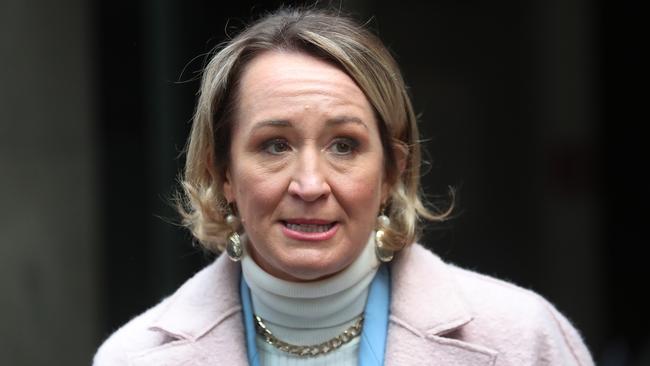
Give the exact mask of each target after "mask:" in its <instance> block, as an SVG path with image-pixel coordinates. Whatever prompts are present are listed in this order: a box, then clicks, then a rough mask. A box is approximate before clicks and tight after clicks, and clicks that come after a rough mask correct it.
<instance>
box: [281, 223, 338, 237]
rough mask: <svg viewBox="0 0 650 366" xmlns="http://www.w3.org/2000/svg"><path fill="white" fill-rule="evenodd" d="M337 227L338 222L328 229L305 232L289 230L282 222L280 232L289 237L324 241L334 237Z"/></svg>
mask: <svg viewBox="0 0 650 366" xmlns="http://www.w3.org/2000/svg"><path fill="white" fill-rule="evenodd" d="M338 229H339V224H338V223H336V224H334V226H332V227H331V228H330V229H329V230H327V231H324V232H322V233H306V232H302V231H295V230H291V229H289V228H288V227H286V226H285V225H284V224H282V232H283V233H284V235H285V236H286V237H288V238H290V239H294V240H302V241H324V240H329V239H331V238H333V237H334V234H336V231H337V230H338Z"/></svg>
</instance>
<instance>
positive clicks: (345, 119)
mask: <svg viewBox="0 0 650 366" xmlns="http://www.w3.org/2000/svg"><path fill="white" fill-rule="evenodd" d="M347 123H354V124H358V125H360V126H362V127H363V128H365V129H368V126H367V125H366V124H365V123H364V122H363V121H362V120H361V118H358V117H354V116H345V115H343V116H336V117H333V118H329V119H328V120H327V121H325V125H326V126H327V127H331V126H339V125H343V124H347ZM264 127H293V124H292V123H291V121H289V120H285V119H272V120H267V121H261V122H258V123H256V124H255V126H253V128H252V129H251V132H253V131H256V130H259V129H260V128H264Z"/></svg>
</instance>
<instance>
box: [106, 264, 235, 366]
mask: <svg viewBox="0 0 650 366" xmlns="http://www.w3.org/2000/svg"><path fill="white" fill-rule="evenodd" d="M238 273H239V267H238V265H236V264H233V263H230V262H229V261H227V260H224V258H223V256H222V257H220V258H219V259H217V260H216V261H215V262H214V263H212V264H210V265H208V266H207V267H205V268H203V269H202V270H201V271H199V272H198V273H196V274H195V275H194V276H193V277H192V278H190V279H189V280H187V281H186V282H185V283H184V284H183V285H182V286H181V287H180V288H179V289H178V290H176V292H175V293H174V294H173V295H171V296H169V297H168V298H166V299H164V300H162V301H161V302H160V303H158V304H157V305H155V306H153V307H152V308H150V309H149V310H147V311H145V312H144V313H142V314H140V315H138V316H136V317H135V318H133V319H131V320H130V321H129V322H127V323H126V324H125V325H123V326H122V327H121V328H119V329H118V330H117V331H115V332H114V333H113V334H111V335H110V337H109V338H108V339H107V340H106V341H104V343H103V344H102V345H101V346H100V347H99V349H98V350H97V353H96V354H95V357H94V359H93V365H95V366H104V365H126V364H128V360H129V358H130V357H133V356H136V355H138V354H140V353H142V352H144V351H147V350H151V349H154V348H156V347H159V346H163V345H167V344H168V343H171V342H173V341H178V340H188V341H195V340H197V339H199V338H201V337H203V335H205V334H206V333H207V332H209V331H210V330H211V329H212V328H213V327H214V326H215V325H216V324H218V323H220V322H222V321H223V320H224V317H227V316H230V315H232V314H234V313H236V311H237V310H238V309H239V307H240V304H239V296H235V295H234V294H235V293H237V294H238V293H239V292H238Z"/></svg>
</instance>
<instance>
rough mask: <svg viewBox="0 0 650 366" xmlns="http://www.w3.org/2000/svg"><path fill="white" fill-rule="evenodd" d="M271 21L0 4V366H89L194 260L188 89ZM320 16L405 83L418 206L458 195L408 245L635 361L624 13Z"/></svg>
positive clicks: (557, 0)
mask: <svg viewBox="0 0 650 366" xmlns="http://www.w3.org/2000/svg"><path fill="white" fill-rule="evenodd" d="M291 3H292V2H285V4H291ZM279 4H280V2H279V1H238V2H234V1H233V2H218V1H171V0H160V1H154V0H140V1H95V2H89V1H81V0H61V1H51V0H0V208H1V210H0V290H1V295H0V355H2V360H3V361H2V364H3V365H45V364H48V365H88V364H89V363H90V360H91V358H92V355H93V353H94V351H95V350H96V348H97V347H98V346H99V344H100V343H101V342H102V340H103V339H105V338H106V337H107V336H108V335H109V334H110V333H111V332H112V331H114V330H115V329H117V327H119V326H120V325H121V324H123V323H124V322H126V321H127V320H128V319H129V318H131V317H132V316H134V315H136V314H138V313H140V312H142V311H143V310H145V309H146V308H148V307H150V306H152V305H153V304H155V303H157V302H158V301H159V300H160V299H162V298H163V297H165V296H167V295H169V294H171V293H172V292H173V291H174V289H175V288H176V287H178V286H179V285H180V284H181V283H182V282H183V281H184V280H185V279H187V278H188V277H189V276H191V275H192V274H193V273H195V272H196V271H197V270H198V269H200V268H201V267H203V266H205V265H206V264H207V263H209V262H210V261H211V260H212V258H211V257H210V256H208V255H206V254H204V253H202V252H201V250H199V249H198V248H197V247H196V246H195V245H193V243H192V238H191V237H190V235H189V234H188V233H186V232H185V231H183V230H181V229H180V228H178V227H177V226H176V225H174V224H173V222H175V220H176V215H175V213H174V210H173V209H172V208H171V206H170V205H169V203H168V202H169V198H170V197H171V195H172V194H173V192H174V190H175V188H176V183H175V179H176V176H177V174H178V173H179V171H180V170H181V168H182V165H183V156H182V155H181V151H182V148H183V145H184V143H185V139H186V136H187V133H188V131H189V128H190V120H191V117H192V113H193V108H194V102H195V99H196V95H195V93H196V90H197V89H198V81H197V80H196V78H197V77H198V76H199V75H200V69H201V66H202V65H203V62H204V61H205V55H206V53H208V52H209V51H210V50H212V49H213V48H214V47H215V46H216V45H218V44H219V43H220V42H222V41H223V40H224V39H226V36H227V34H235V33H236V32H237V31H238V30H239V29H241V27H242V25H243V24H245V23H246V22H247V21H248V20H249V19H251V18H255V17H257V16H259V14H261V13H263V12H265V11H268V10H272V9H274V8H276V7H277V6H278V5H279ZM334 4H335V5H334V6H335V7H340V8H342V9H343V10H345V11H348V12H351V13H353V14H354V15H356V17H357V18H358V19H360V20H362V21H366V20H369V26H370V27H371V28H373V29H374V30H376V31H377V32H378V33H379V35H380V37H381V38H382V39H383V40H384V41H385V43H386V44H387V45H388V46H389V48H390V49H391V50H392V51H393V52H394V54H395V55H396V58H397V60H398V62H399V64H400V65H401V66H402V69H403V72H404V74H405V77H406V80H407V82H408V84H409V86H410V88H411V93H412V95H413V100H414V103H415V108H416V110H417V112H418V113H419V114H420V116H421V118H420V121H421V122H420V126H421V132H422V137H423V139H424V145H425V148H426V150H427V155H426V157H427V160H428V164H427V165H426V167H425V172H426V174H425V175H424V176H423V185H424V189H425V191H426V193H427V194H428V195H430V198H435V197H436V196H437V195H442V196H444V194H445V193H446V191H447V187H448V186H455V187H457V188H458V191H459V197H458V198H459V200H458V202H457V206H458V208H459V209H458V211H457V218H456V219H454V220H452V221H451V222H449V223H447V224H446V225H444V226H443V227H439V228H437V229H435V230H434V229H431V230H428V231H427V232H426V235H425V237H424V238H423V240H422V242H423V243H425V244H426V245H427V246H429V247H430V248H432V249H433V250H434V251H436V252H437V253H438V254H439V255H441V256H442V257H443V258H445V259H447V260H448V261H451V262H453V263H456V264H458V265H460V266H462V267H466V268H470V269H474V270H477V271H480V272H483V273H487V274H490V275H494V276H498V277H500V278H504V279H508V280H510V281H512V282H514V283H516V284H519V285H521V286H524V287H527V288H531V289H533V290H535V291H537V292H539V293H541V294H542V295H544V296H545V297H546V298H548V299H549V300H550V301H551V302H553V303H554V304H555V305H556V306H557V307H558V308H559V309H560V310H561V311H562V312H563V313H564V314H566V315H567V317H568V318H569V319H571V321H572V322H573V323H574V324H575V325H576V327H577V328H579V329H580V330H581V332H582V334H583V336H584V337H585V340H586V342H587V344H588V346H589V348H590V349H591V351H592V352H593V355H594V357H595V359H596V360H597V362H598V364H600V365H607V366H613V365H648V364H650V354H649V352H650V334H649V333H650V331H649V329H650V327H649V324H648V321H647V316H644V315H645V314H644V313H643V311H647V309H648V308H650V303H649V300H648V299H647V297H645V296H641V295H640V294H643V293H644V292H646V291H647V289H648V286H647V285H645V284H643V283H644V282H645V280H647V278H648V273H647V272H648V271H647V265H646V258H647V256H646V255H645V251H644V250H643V249H644V246H645V245H643V242H646V243H647V240H643V239H642V234H641V229H642V228H643V227H645V225H647V223H646V221H647V218H648V216H647V214H643V212H645V210H646V208H647V207H648V205H647V198H646V197H647V193H643V192H644V191H642V190H641V188H642V182H644V181H646V180H645V179H642V178H641V176H642V174H643V173H642V172H643V170H644V169H645V168H643V166H647V163H645V164H643V163H642V156H641V146H642V144H643V142H642V138H643V137H644V135H642V134H641V129H642V128H641V126H642V125H643V124H645V123H647V120H646V119H647V117H646V118H645V119H642V118H643V117H642V116H643V115H647V111H646V110H645V109H643V110H642V105H644V102H645V100H642V96H644V98H643V99H646V98H645V97H647V91H645V92H642V90H644V86H642V85H641V82H640V81H639V79H640V73H641V59H640V50H641V49H642V48H647V41H642V35H641V34H642V31H641V24H642V20H641V14H642V12H641V10H640V2H639V1H633V0H620V1H616V2H613V1H612V2H604V1H603V2H592V1H586V0H525V1H524V0H511V1H449V0H447V1H445V0H440V1H435V0H432V1H427V2H424V1H408V0H403V1H399V2H394V1H385V0H383V1H371V0H350V1H341V2H335V3H334ZM644 38H645V37H644ZM644 44H645V46H643V45H644ZM643 120H646V122H645V123H644V122H643ZM644 140H645V139H644ZM644 150H645V149H644Z"/></svg>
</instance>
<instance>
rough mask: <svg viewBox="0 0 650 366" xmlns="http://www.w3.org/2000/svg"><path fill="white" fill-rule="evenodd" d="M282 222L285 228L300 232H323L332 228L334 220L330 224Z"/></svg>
mask: <svg viewBox="0 0 650 366" xmlns="http://www.w3.org/2000/svg"><path fill="white" fill-rule="evenodd" d="M283 224H284V226H285V227H286V228H287V229H289V230H293V231H299V232H301V233H324V232H327V231H329V230H330V229H331V228H333V227H334V225H335V224H336V222H333V223H330V224H294V223H290V222H286V221H284V222H283Z"/></svg>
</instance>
